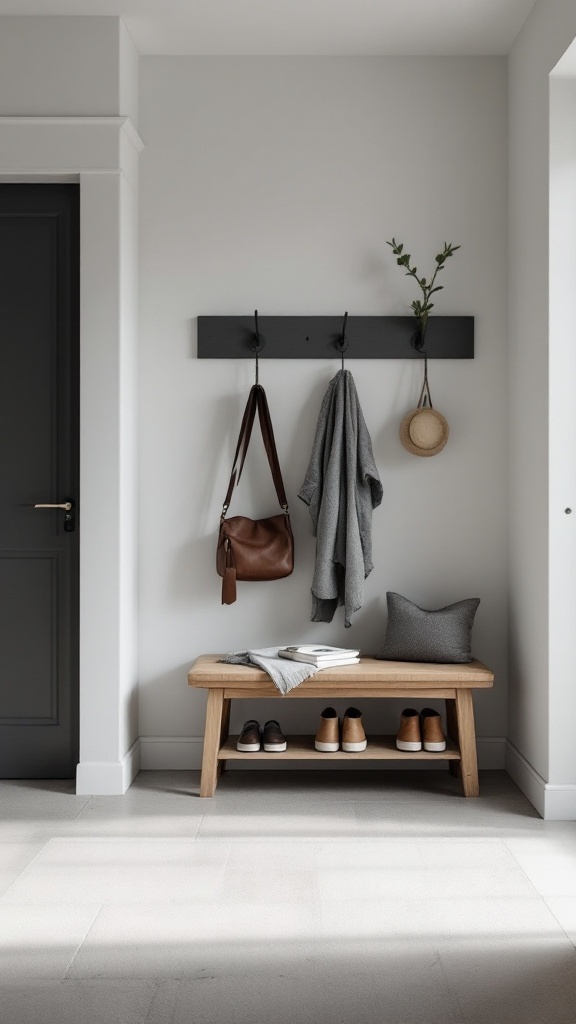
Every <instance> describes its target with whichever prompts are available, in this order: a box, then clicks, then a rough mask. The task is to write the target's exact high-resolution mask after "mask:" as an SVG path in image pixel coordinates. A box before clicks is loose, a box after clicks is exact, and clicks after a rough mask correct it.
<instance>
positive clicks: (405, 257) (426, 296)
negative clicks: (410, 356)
mask: <svg viewBox="0 0 576 1024" xmlns="http://www.w3.org/2000/svg"><path fill="white" fill-rule="evenodd" d="M386 245H389V246H391V248H392V252H393V253H394V255H395V256H396V263H397V264H398V266H399V267H405V268H406V277H413V278H415V279H416V281H417V282H418V284H419V285H420V288H421V289H422V295H423V299H422V300H421V299H415V300H414V302H412V303H411V308H412V310H413V312H414V316H415V317H417V319H418V320H419V321H420V337H421V339H422V340H424V335H425V334H426V327H427V324H428V316H429V314H430V310H431V309H433V308H434V303H433V302H430V296H431V295H433V294H434V292H440V291H442V289H443V287H444V286H443V285H441V284H436V278H437V276H438V274H439V273H440V271H441V270H444V264H445V263H446V260H447V259H449V258H450V256H452V255H453V254H454V253H455V252H456V250H457V249H460V248H461V246H459V245H452V243H451V242H444V248H443V250H442V252H439V253H438V255H437V256H436V267H435V269H434V273H433V275H432V277H431V279H430V280H429V281H428V280H427V279H426V278H425V277H418V269H417V267H412V266H410V260H411V259H412V257H411V255H410V253H408V252H404V245H403V243H402V242H397V241H396V239H395V238H393V239H392V241H391V242H386Z"/></svg>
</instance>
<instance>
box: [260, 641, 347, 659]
mask: <svg viewBox="0 0 576 1024" xmlns="http://www.w3.org/2000/svg"><path fill="white" fill-rule="evenodd" d="M284 653H285V654H288V655H294V654H300V655H304V656H306V657H311V658H322V660H323V661H324V660H328V659H331V658H358V657H359V655H360V651H359V650H358V649H357V648H355V649H353V648H350V647H328V646H327V645H326V644H324V645H319V644H302V645H301V646H297V645H294V646H291V647H280V649H279V651H278V654H282V655H283V656H284Z"/></svg>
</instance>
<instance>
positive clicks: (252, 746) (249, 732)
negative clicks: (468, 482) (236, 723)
mask: <svg viewBox="0 0 576 1024" xmlns="http://www.w3.org/2000/svg"><path fill="white" fill-rule="evenodd" d="M236 750H240V751H242V753H243V754H253V753H255V751H257V750H260V726H259V724H258V722H257V721H256V719H255V718H251V719H250V721H248V722H244V728H243V729H242V732H241V733H240V735H239V737H238V739H237V741H236Z"/></svg>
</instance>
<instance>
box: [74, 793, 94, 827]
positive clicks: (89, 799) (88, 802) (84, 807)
mask: <svg viewBox="0 0 576 1024" xmlns="http://www.w3.org/2000/svg"><path fill="white" fill-rule="evenodd" d="M93 799H94V797H93V796H89V797H87V798H86V802H85V803H83V804H82V807H81V808H80V810H79V811H78V814H75V815H74V817H73V818H72V821H76V818H77V817H78V815H79V814H82V811H85V810H86V808H87V807H88V804H90V803H91V802H92V800H93Z"/></svg>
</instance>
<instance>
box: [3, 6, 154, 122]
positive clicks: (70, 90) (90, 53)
mask: <svg viewBox="0 0 576 1024" xmlns="http://www.w3.org/2000/svg"><path fill="white" fill-rule="evenodd" d="M137 83H138V75H137V54H136V50H135V48H134V45H133V43H132V40H131V39H130V36H129V35H128V32H127V30H126V27H125V25H124V23H123V22H122V21H121V20H120V18H115V17H104V16H103V17H82V18H78V17H73V16H71V17H68V16H50V17H30V16H28V17H20V16H17V15H16V16H3V17H1V18H0V116H4V117H17V116H22V117H73V116H92V117H98V116H112V115H117V114H121V115H124V116H127V117H130V118H131V119H132V121H133V122H134V123H135V124H136V123H137V113H138V106H137V89H138V85H137Z"/></svg>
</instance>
